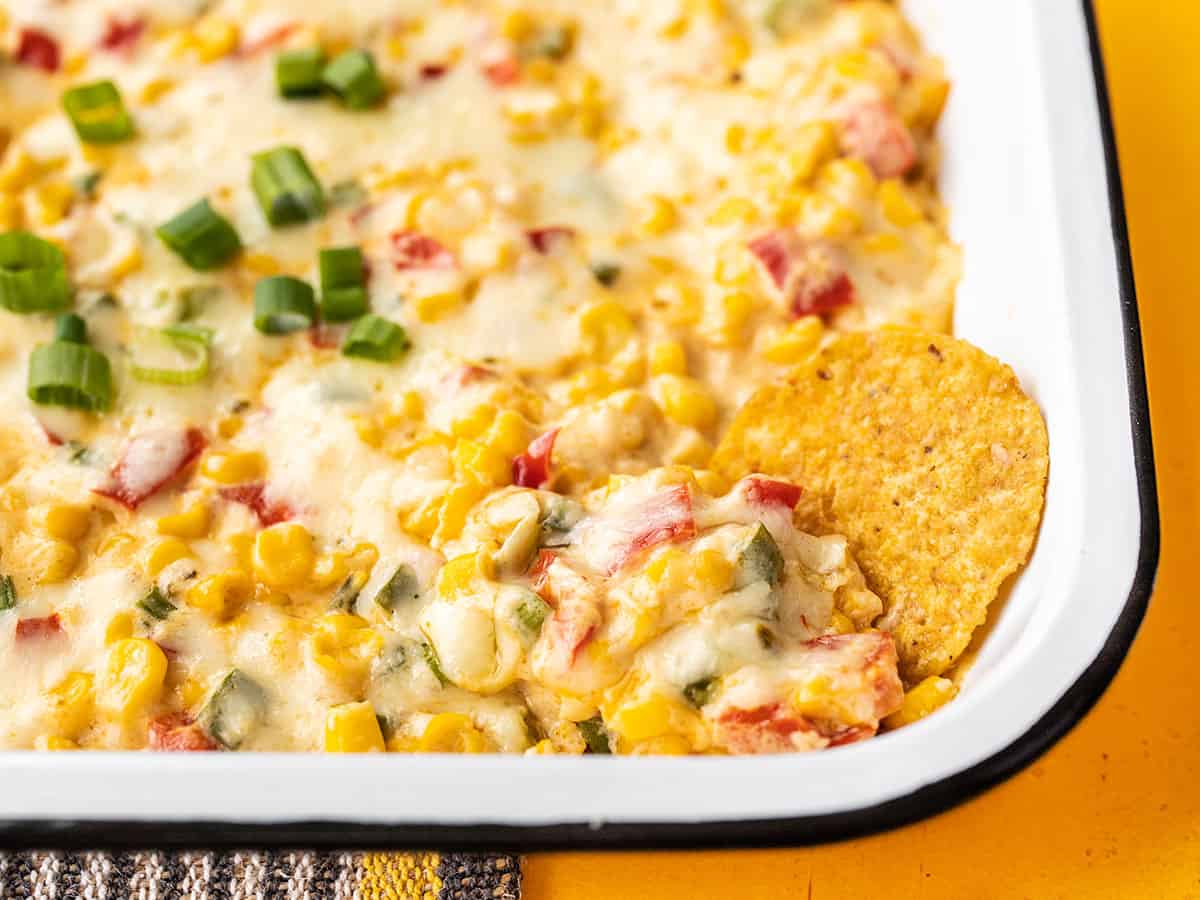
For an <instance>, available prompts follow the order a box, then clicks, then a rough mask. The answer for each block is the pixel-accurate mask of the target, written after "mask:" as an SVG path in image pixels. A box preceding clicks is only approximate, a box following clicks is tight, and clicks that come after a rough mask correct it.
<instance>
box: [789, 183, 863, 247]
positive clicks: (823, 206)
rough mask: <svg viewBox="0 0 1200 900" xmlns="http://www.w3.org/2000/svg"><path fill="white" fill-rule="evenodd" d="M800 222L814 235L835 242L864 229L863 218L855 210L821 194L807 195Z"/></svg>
mask: <svg viewBox="0 0 1200 900" xmlns="http://www.w3.org/2000/svg"><path fill="white" fill-rule="evenodd" d="M799 221H800V223H801V224H802V225H803V226H804V228H805V229H806V230H808V231H810V232H812V233H813V234H816V235H819V236H821V237H824V238H830V239H833V240H837V239H844V238H848V237H851V236H853V235H854V234H855V233H856V232H857V231H858V230H859V229H860V228H862V216H860V215H859V214H858V213H857V212H856V211H855V210H854V209H852V208H851V207H849V206H846V205H845V204H843V203H839V202H838V201H836V200H832V199H830V198H829V197H825V196H823V195H821V194H807V195H805V197H804V199H803V200H802V201H801V204H800V210H799Z"/></svg>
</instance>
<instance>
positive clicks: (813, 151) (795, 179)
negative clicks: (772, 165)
mask: <svg viewBox="0 0 1200 900" xmlns="http://www.w3.org/2000/svg"><path fill="white" fill-rule="evenodd" d="M837 153H838V138H837V129H836V128H835V127H834V126H833V123H832V122H827V121H824V120H820V121H816V122H809V123H807V124H806V125H804V126H802V127H801V128H800V129H799V130H798V131H797V132H796V134H795V135H794V136H793V137H792V139H791V140H790V141H789V143H788V149H787V152H786V153H785V154H784V157H783V164H784V169H785V171H786V172H787V176H788V178H789V179H790V181H791V182H792V183H793V184H799V183H802V182H805V181H807V180H808V179H809V178H811V177H812V176H813V174H814V173H815V172H816V171H817V169H818V168H820V167H821V166H822V165H824V164H825V163H827V162H828V161H829V160H831V159H834V158H835V157H836V156H837Z"/></svg>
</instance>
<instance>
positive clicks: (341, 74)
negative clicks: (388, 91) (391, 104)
mask: <svg viewBox="0 0 1200 900" xmlns="http://www.w3.org/2000/svg"><path fill="white" fill-rule="evenodd" d="M321 80H322V81H323V82H325V86H326V87H328V88H329V89H330V90H331V91H333V92H334V93H335V94H337V95H338V96H339V97H341V98H342V102H343V103H345V104H346V106H348V107H350V109H367V108H368V107H371V106H374V105H375V104H376V103H378V102H379V100H380V98H381V97H383V92H384V86H383V79H382V78H380V77H379V72H378V71H377V70H376V69H375V58H374V57H373V56H371V54H370V53H368V52H367V51H366V50H347V51H346V52H345V53H343V54H342V55H341V56H339V57H338V58H337V59H335V60H333V61H332V62H331V63H329V65H327V66H326V67H325V71H324V72H322V73H321Z"/></svg>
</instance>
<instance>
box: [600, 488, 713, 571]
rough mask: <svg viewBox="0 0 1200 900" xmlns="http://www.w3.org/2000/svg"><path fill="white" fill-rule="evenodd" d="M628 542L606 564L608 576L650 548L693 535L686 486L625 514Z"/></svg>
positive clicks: (693, 520) (693, 530) (692, 536)
mask: <svg viewBox="0 0 1200 900" xmlns="http://www.w3.org/2000/svg"><path fill="white" fill-rule="evenodd" d="M629 526H630V528H631V529H632V531H631V534H630V536H629V540H628V541H627V542H626V543H625V544H624V546H622V547H620V548H619V549H618V550H617V552H616V555H615V557H614V558H612V559H611V560H610V561H609V565H608V574H609V575H612V574H613V573H614V572H617V571H619V570H620V569H622V568H623V567H624V566H625V565H626V564H627V563H628V562H629V561H630V560H632V559H634V558H635V557H636V556H638V555H639V554H641V553H642V552H643V551H645V550H649V549H650V548H651V547H657V546H658V545H659V544H666V543H669V542H671V541H686V540H689V539H690V538H694V537H695V536H696V519H695V518H694V517H693V515H692V492H691V490H690V489H689V488H688V486H687V485H685V484H681V485H679V486H678V487H674V488H671V489H670V490H666V491H663V492H662V493H660V494H655V495H654V496H653V497H651V498H649V499H648V500H647V501H646V502H645V503H643V504H641V505H640V506H638V507H637V509H635V510H631V511H630V513H629Z"/></svg>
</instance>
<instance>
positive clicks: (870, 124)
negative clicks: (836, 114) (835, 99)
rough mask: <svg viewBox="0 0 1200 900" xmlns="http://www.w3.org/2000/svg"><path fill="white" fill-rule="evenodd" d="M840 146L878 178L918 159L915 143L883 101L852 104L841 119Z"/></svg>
mask: <svg viewBox="0 0 1200 900" xmlns="http://www.w3.org/2000/svg"><path fill="white" fill-rule="evenodd" d="M842 148H843V149H844V150H845V151H846V153H848V154H849V155H850V156H853V157H856V158H858V159H861V160H862V161H863V162H865V163H866V164H867V165H868V166H870V167H871V169H872V171H874V172H875V175H876V176H877V177H879V178H898V177H900V176H902V175H905V174H907V173H908V171H909V170H910V169H912V167H913V166H914V165H916V162H917V143H916V141H914V140H913V136H912V133H911V132H910V131H909V130H908V128H907V126H905V124H904V122H903V120H901V118H900V117H899V116H898V115H897V114H896V111H895V110H893V109H892V108H891V107H890V106H888V105H887V104H885V103H882V102H871V103H863V104H860V105H858V106H855V107H854V108H853V109H851V110H850V111H849V112H848V113H847V114H846V116H845V119H844V121H843V123H842Z"/></svg>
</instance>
